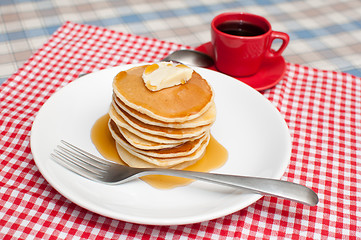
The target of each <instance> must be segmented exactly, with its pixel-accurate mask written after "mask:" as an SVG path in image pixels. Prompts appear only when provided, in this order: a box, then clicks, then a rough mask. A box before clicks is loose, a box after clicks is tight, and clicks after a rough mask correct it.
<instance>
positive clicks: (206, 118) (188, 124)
mask: <svg viewBox="0 0 361 240" xmlns="http://www.w3.org/2000/svg"><path fill="white" fill-rule="evenodd" d="M113 103H114V104H116V106H117V107H118V108H120V109H121V110H122V111H124V112H126V113H127V114H129V115H130V116H132V117H134V118H136V119H138V120H139V121H142V122H144V123H147V124H150V125H154V126H159V127H169V128H194V127H199V126H204V125H209V124H212V123H213V122H214V121H215V118H216V105H215V104H214V102H213V101H212V103H211V106H210V107H209V108H208V110H207V111H206V112H205V113H204V114H202V115H201V116H199V117H198V118H195V119H192V120H189V121H184V122H177V123H167V122H163V121H159V120H156V119H154V118H151V117H149V116H148V115H146V114H143V113H141V112H138V111H136V110H134V109H131V108H130V107H128V106H127V105H125V104H124V103H123V102H122V101H121V100H120V99H119V98H118V97H116V96H115V95H113ZM114 107H115V106H114Z"/></svg>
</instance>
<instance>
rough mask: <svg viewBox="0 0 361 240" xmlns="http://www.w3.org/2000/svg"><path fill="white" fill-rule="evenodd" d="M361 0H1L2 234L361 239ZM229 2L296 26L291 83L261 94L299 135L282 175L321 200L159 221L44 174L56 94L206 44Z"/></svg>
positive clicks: (289, 53)
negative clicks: (86, 198)
mask: <svg viewBox="0 0 361 240" xmlns="http://www.w3.org/2000/svg"><path fill="white" fill-rule="evenodd" d="M13 3H16V4H13ZM360 8H361V3H360V1H344V2H340V1H327V2H326V1H266V0H258V1H254V2H253V1H239V2H238V1H218V0H214V1H211V0H204V1H195V0H193V1H176V0H175V1H147V2H145V1H142V0H138V1H130V0H129V1H107V2H104V1H95V0H94V1H91V2H88V1H76V3H75V1H74V0H71V1H70V0H69V1H65V0H59V1H35V2H32V1H26V0H19V1H15V0H14V1H5V0H4V1H1V2H0V9H1V10H0V11H1V12H0V17H1V20H3V21H2V22H1V23H0V24H1V25H0V26H1V29H0V30H1V33H3V32H5V34H0V41H1V42H2V43H4V44H1V54H2V55H4V56H5V57H2V58H0V61H1V62H0V63H1V64H2V66H1V67H2V68H1V69H2V71H1V73H0V74H2V79H3V81H4V82H3V83H2V84H1V85H0V106H1V111H0V201H1V203H2V204H0V238H1V239H9V238H10V236H13V237H15V238H21V239H27V238H51V237H54V238H60V239H95V238H96V237H104V238H106V239H141V238H142V237H144V238H152V237H153V238H154V239H155V238H157V237H158V238H160V239H174V238H175V239H238V238H239V239H250V238H251V239H252V238H253V239H257V238H266V239H269V238H286V239H295V238H297V239H341V238H345V239H357V238H361V220H360V218H359V216H360V213H361V195H360V192H361V178H360V176H361V174H360V169H361V163H360V161H359V159H360V158H361V101H360V99H361V78H360V77H358V76H360V67H359V66H360V56H359V55H360V54H359V53H360V49H361V48H360V42H361V41H360V40H361V38H360V37H361V36H360V28H361V26H360V22H361V21H360V16H361V14H360V13H361V12H360ZM229 10H233V11H247V12H252V13H257V14H260V15H264V16H266V17H267V18H268V19H269V20H270V21H271V23H272V24H273V26H274V29H276V30H280V31H286V32H288V33H289V34H290V36H291V42H290V45H289V47H288V48H287V50H286V52H285V58H286V61H287V63H286V65H285V73H284V75H283V77H282V78H281V79H280V80H281V81H280V82H279V83H278V84H277V85H276V86H274V87H273V88H271V89H268V90H266V91H262V92H261V94H262V95H263V96H264V97H265V98H266V99H268V100H269V101H270V103H271V104H272V105H273V106H274V107H276V108H277V109H278V110H279V112H280V114H281V115H282V116H283V118H284V119H285V121H286V123H287V125H288V127H289V131H290V134H291V137H292V153H291V158H290V164H289V166H288V168H287V169H286V171H285V173H284V175H283V177H282V179H284V180H288V181H292V182H295V183H300V184H303V185H306V186H308V187H310V188H312V189H313V190H314V191H315V192H316V193H317V194H318V196H319V199H320V201H319V203H318V205H317V206H313V207H309V206H305V205H302V204H299V203H295V202H291V201H288V200H283V199H278V198H275V197H270V196H267V197H263V198H261V199H260V200H258V201H257V202H255V203H253V204H251V205H250V206H248V207H246V208H244V209H241V210H239V211H236V212H234V213H232V214H229V215H227V216H223V217H219V218H217V219H213V220H209V221H204V222H200V223H193V224H186V225H173V226H151V225H144V224H135V223H131V222H125V221H120V220H116V219H112V218H109V217H105V216H103V215H99V214H96V213H93V212H92V211H88V210H86V209H85V208H83V207H80V206H78V205H76V204H75V203H73V202H71V201H69V200H68V199H67V198H65V197H64V196H62V195H61V194H59V192H57V191H56V190H55V189H54V188H53V187H52V186H51V185H50V184H49V183H48V182H47V181H46V180H45V179H44V177H43V176H42V175H41V173H40V171H39V169H38V167H37V165H36V164H35V162H34V157H33V155H32V152H31V149H30V134H31V127H32V123H33V121H34V119H35V117H36V115H37V113H38V111H39V109H40V108H41V107H42V105H43V104H44V103H45V102H46V101H47V99H49V97H51V96H52V95H53V93H54V92H56V91H57V90H59V89H60V88H62V87H64V86H66V85H67V84H68V83H70V82H72V81H74V80H76V79H77V78H78V75H79V74H80V73H82V72H88V71H89V72H90V71H97V70H100V69H104V68H109V67H112V66H119V65H123V64H127V63H137V62H144V61H149V62H152V61H155V60H159V59H161V58H162V57H164V56H165V55H166V54H168V53H169V52H171V51H174V50H176V49H179V48H185V47H192V46H193V47H196V46H198V45H200V44H202V43H204V42H207V41H209V22H210V20H211V19H212V17H213V16H214V15H215V14H217V13H220V12H223V11H229ZM66 20H69V21H66ZM4 22H6V24H4ZM19 22H21V24H19ZM79 23H81V24H79ZM84 24H86V25H84ZM97 26H102V27H97ZM104 27H105V28H104ZM111 29H112V30H111ZM114 30H115V31H114ZM128 33H132V34H128ZM164 40H165V41H164ZM114 43H117V44H114ZM18 68H19V69H18ZM322 69H326V70H322ZM341 71H343V72H341ZM344 72H348V73H344ZM349 73H350V74H349ZM9 76H10V77H9ZM8 77H9V78H8ZM6 79H7V80H6ZM235 81H237V80H235ZM257 94H258V93H257ZM79 101H81V100H79V99H74V106H79V105H77V104H80V102H79ZM60 110H61V109H60ZM255 114H256V110H255ZM56 134H57V135H59V136H60V135H62V134H63V133H60V132H59V131H58V132H56ZM74 134H75V135H76V131H74ZM48 147H49V146H48ZM99 197H100V198H101V197H102V196H99Z"/></svg>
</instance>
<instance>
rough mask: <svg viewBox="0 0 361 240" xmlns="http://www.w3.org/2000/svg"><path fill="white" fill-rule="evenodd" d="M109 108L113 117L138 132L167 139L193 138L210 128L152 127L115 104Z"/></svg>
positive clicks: (205, 126)
mask: <svg viewBox="0 0 361 240" xmlns="http://www.w3.org/2000/svg"><path fill="white" fill-rule="evenodd" d="M111 107H112V108H114V110H115V113H114V117H117V118H121V119H122V120H124V121H125V122H126V123H127V124H129V125H130V126H131V127H133V128H135V129H137V130H138V131H141V132H145V133H149V134H153V135H157V136H163V137H169V138H174V139H184V138H194V137H196V136H199V135H200V134H202V133H204V132H205V131H206V130H208V129H209V128H210V124H209V125H204V126H199V127H194V128H169V127H159V126H154V125H150V124H147V123H143V122H141V121H139V120H138V119H136V118H134V117H132V116H130V115H129V114H127V113H126V112H123V111H122V110H121V109H119V108H117V107H116V104H114V102H113V103H112V106H111Z"/></svg>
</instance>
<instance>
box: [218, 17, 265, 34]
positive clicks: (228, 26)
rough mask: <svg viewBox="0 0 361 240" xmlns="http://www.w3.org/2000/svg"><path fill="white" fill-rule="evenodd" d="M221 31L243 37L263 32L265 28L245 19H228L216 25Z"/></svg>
mask: <svg viewBox="0 0 361 240" xmlns="http://www.w3.org/2000/svg"><path fill="white" fill-rule="evenodd" d="M217 29H218V30H219V31H221V32H224V33H227V34H230V35H235V36H244V37H254V36H259V35H262V34H265V33H266V32H267V30H268V29H267V30H265V29H263V28H261V27H259V26H257V25H255V24H252V23H249V22H245V21H228V22H224V23H221V24H219V25H218V26H217Z"/></svg>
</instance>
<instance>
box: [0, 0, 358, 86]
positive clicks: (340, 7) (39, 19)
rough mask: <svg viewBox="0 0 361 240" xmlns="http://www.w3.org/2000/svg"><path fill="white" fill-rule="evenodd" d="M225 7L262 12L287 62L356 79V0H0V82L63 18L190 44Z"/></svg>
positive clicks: (200, 39) (205, 35) (206, 36)
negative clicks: (285, 40)
mask: <svg viewBox="0 0 361 240" xmlns="http://www.w3.org/2000/svg"><path fill="white" fill-rule="evenodd" d="M225 11H243V12H250V13H254V14H258V15H262V16H265V17H266V18H267V19H269V21H270V22H271V24H272V26H273V29H274V30H278V31H284V32H287V33H288V34H289V35H290V39H291V41H290V44H289V46H288V47H287V49H286V51H285V52H284V56H285V59H286V61H288V62H291V63H299V64H303V65H307V66H311V67H315V68H319V69H326V70H336V71H344V72H349V73H351V74H353V75H356V76H361V1H359V0H350V1H339V0H329V1H322V0H309V1H299V0H293V1H286V0H258V1H257V0H254V1H252V0H248V1H234V0H172V1H165V0H119V1H101V0H81V1H73V0H42V1H31V0H21V1H20V0H2V1H0V33H1V34H0V69H1V72H0V83H2V82H3V81H5V80H6V79H7V78H8V77H9V76H11V74H13V73H14V72H15V71H16V70H17V69H18V68H19V67H21V66H22V64H23V63H24V62H25V61H26V60H27V59H28V58H29V57H30V56H31V55H32V53H34V52H35V51H36V50H37V49H38V48H40V47H41V46H42V45H43V44H44V43H45V42H46V41H47V39H48V38H49V37H50V36H51V34H53V33H54V31H55V30H56V29H58V28H59V27H60V26H61V25H62V24H63V23H64V22H65V21H72V22H77V23H84V24H90V25H95V26H103V27H106V28H108V29H113V30H116V31H120V32H125V33H133V34H136V35H140V36H146V37H152V38H156V39H160V40H166V41H171V42H176V43H180V44H183V45H188V46H193V47H196V46H198V45H200V44H202V43H205V42H208V41H209V40H210V33H209V28H210V27H209V25H210V22H211V20H212V18H213V17H214V16H215V15H216V14H218V13H221V12H225Z"/></svg>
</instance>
